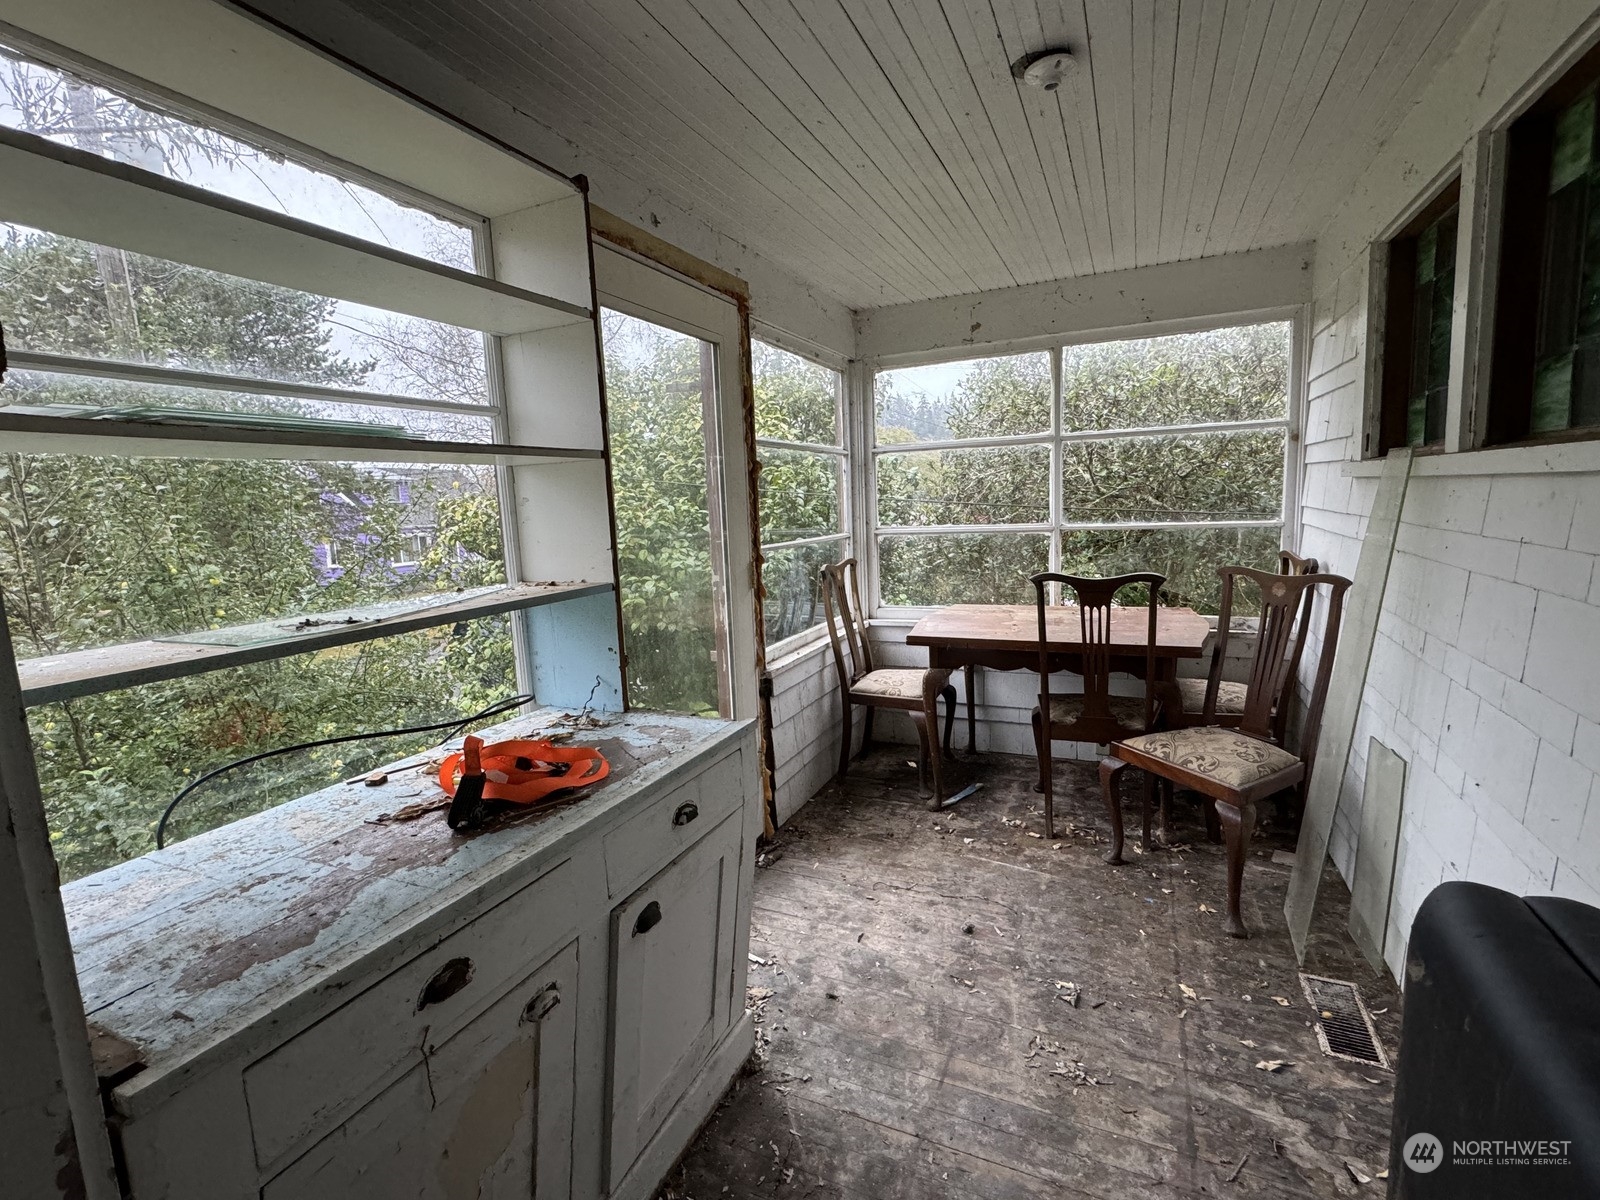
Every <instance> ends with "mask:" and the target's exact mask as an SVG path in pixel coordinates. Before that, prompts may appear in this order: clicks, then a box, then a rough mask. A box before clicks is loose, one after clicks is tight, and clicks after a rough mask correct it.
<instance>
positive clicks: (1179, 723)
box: [1160, 550, 1318, 742]
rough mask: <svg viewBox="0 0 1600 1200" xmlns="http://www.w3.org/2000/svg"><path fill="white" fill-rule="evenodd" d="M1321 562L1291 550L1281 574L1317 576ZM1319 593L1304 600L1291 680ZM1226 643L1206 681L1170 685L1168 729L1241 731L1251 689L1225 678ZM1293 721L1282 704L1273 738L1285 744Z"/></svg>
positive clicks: (1164, 717) (1164, 699) (1164, 705)
mask: <svg viewBox="0 0 1600 1200" xmlns="http://www.w3.org/2000/svg"><path fill="white" fill-rule="evenodd" d="M1317 565H1318V564H1317V560H1316V559H1314V558H1301V557H1300V556H1299V555H1298V554H1294V553H1291V552H1290V551H1288V550H1280V551H1278V574H1280V575H1315V574H1316V573H1317ZM1315 595H1316V593H1315V592H1307V593H1306V594H1305V596H1304V598H1303V600H1302V601H1301V604H1300V612H1299V617H1298V620H1297V621H1296V625H1295V629H1294V631H1293V632H1292V635H1291V636H1292V637H1293V639H1294V645H1293V649H1291V650H1290V652H1289V653H1290V657H1289V678H1290V679H1293V678H1295V676H1296V675H1298V674H1299V671H1300V652H1301V650H1302V649H1303V648H1304V646H1305V629H1306V626H1307V623H1308V622H1309V621H1310V620H1311V603H1312V600H1313V599H1314V598H1315ZM1222 648H1223V640H1222V638H1220V637H1219V638H1218V639H1217V641H1216V643H1215V644H1214V645H1213V646H1212V648H1211V665H1210V668H1209V669H1208V670H1207V672H1206V678H1204V679H1177V680H1174V681H1172V683H1170V684H1168V685H1167V687H1166V688H1164V689H1163V691H1162V696H1161V713H1160V719H1161V724H1162V726H1163V727H1164V728H1166V729H1188V728H1190V727H1191V726H1194V725H1221V726H1223V727H1225V728H1230V729H1235V728H1238V725H1239V721H1240V719H1241V718H1242V717H1243V716H1244V698H1245V692H1246V691H1247V690H1248V689H1247V688H1246V685H1244V684H1242V683H1234V682H1231V681H1229V680H1226V679H1223V678H1222V667H1223V662H1222ZM1288 722H1289V705H1287V704H1280V705H1279V706H1278V708H1277V710H1276V711H1274V712H1273V714H1272V732H1273V738H1274V739H1275V740H1276V741H1278V742H1282V741H1283V734H1284V730H1285V728H1286V727H1287V725H1288Z"/></svg>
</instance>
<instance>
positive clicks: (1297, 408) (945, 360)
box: [860, 306, 1305, 622]
mask: <svg viewBox="0 0 1600 1200" xmlns="http://www.w3.org/2000/svg"><path fill="white" fill-rule="evenodd" d="M1304 321H1305V314H1304V310H1303V308H1302V307H1301V306H1294V307H1284V308H1274V309H1264V310H1260V311H1256V312H1250V313H1239V314H1232V315H1217V316H1214V317H1211V318H1207V319H1200V320H1182V321H1170V322H1158V323H1152V324H1150V325H1148V326H1135V327H1121V328H1117V329H1112V330H1097V331H1094V332H1090V333H1084V334H1078V335H1069V336H1065V337H1062V336H1056V337H1035V338H1027V339H1022V340H1018V341H1014V342H1006V343H997V344H994V345H990V346H983V347H972V346H967V347H959V348H955V349H954V350H953V351H945V352H942V353H931V354H916V355H895V356H892V357H887V356H886V357H884V358H882V359H879V360H877V361H875V362H873V363H871V364H868V365H867V367H866V369H865V371H864V379H863V384H862V389H861V393H860V404H861V407H862V409H863V422H864V426H865V430H866V435H865V440H866V442H867V446H866V453H865V455H864V456H863V457H864V459H865V463H866V471H865V473H866V476H867V479H866V494H865V510H866V511H865V527H864V532H865V535H866V536H867V537H868V538H869V539H870V541H869V544H870V546H871V555H872V570H871V571H869V572H868V577H869V583H868V585H867V587H868V589H869V595H870V599H869V602H868V603H869V609H870V611H871V612H872V614H873V618H874V619H875V620H885V621H890V622H908V621H915V620H916V619H917V618H919V617H921V616H923V615H926V614H927V613H930V612H934V611H936V610H937V609H939V608H940V607H942V606H941V605H891V604H885V603H884V600H883V592H882V546H883V539H884V538H885V537H911V536H916V535H919V534H921V535H937V534H984V533H998V534H1030V533H1031V534H1048V535H1049V553H1048V562H1047V565H1046V567H1045V569H1046V570H1050V571H1057V570H1059V569H1060V565H1061V545H1062V538H1063V536H1064V535H1068V534H1072V533H1077V532H1095V531H1102V530H1106V529H1125V530H1130V531H1136V530H1160V529H1180V530H1181V529H1265V528H1276V529H1278V530H1280V542H1281V544H1282V545H1284V546H1285V547H1288V548H1290V549H1293V548H1294V546H1295V544H1296V540H1297V539H1296V536H1295V534H1296V531H1297V529H1298V516H1297V512H1298V503H1299V470H1298V463H1299V450H1300V423H1301V422H1300V414H1301V397H1300V391H1301V386H1302V382H1303V378H1304V370H1303V366H1302V358H1303V349H1302V348H1303V346H1304V344H1305V329H1304ZM1277 324H1282V325H1284V326H1286V327H1287V338H1288V351H1287V353H1288V362H1287V364H1286V366H1287V388H1286V392H1287V394H1286V396H1285V398H1284V416H1283V417H1282V418H1281V419H1279V418H1275V417H1274V418H1268V419H1258V420H1248V421H1221V422H1194V423H1187V424H1183V425H1168V426H1153V427H1136V428H1126V429H1096V430H1066V429H1064V427H1063V425H1064V422H1063V413H1062V403H1063V386H1062V356H1063V354H1064V352H1065V351H1066V350H1068V349H1070V348H1072V347H1075V346H1092V345H1102V344H1106V343H1112V342H1128V341H1149V340H1154V339H1157V338H1163V337H1171V336H1177V335H1182V334H1192V333H1208V332H1212V331H1216V330H1222V329H1234V328H1243V327H1247V326H1254V325H1277ZM974 351H981V352H978V353H974ZM1040 351H1044V352H1047V353H1048V354H1049V355H1050V388H1051V395H1050V428H1049V430H1048V431H1047V432H1044V433H1037V434H1009V435H1003V436H998V437H990V438H953V439H941V440H938V441H925V442H908V443H891V444H889V445H881V444H879V442H878V437H877V395H876V384H877V376H878V375H879V374H881V373H884V372H887V371H894V370H901V369H904V368H909V367H919V366H928V365H933V364H949V363H960V362H977V361H980V360H982V359H990V358H1005V357H1009V356H1012V355H1020V354H1029V353H1037V352H1040ZM1263 429H1282V430H1283V433H1284V464H1283V466H1284V469H1283V494H1282V500H1281V504H1280V509H1279V515H1278V518H1277V519H1275V520H1271V519H1257V520H1244V521H1161V522H1152V521H1136V522H1122V521H1119V522H1101V521H1068V520H1066V519H1065V513H1064V509H1065V497H1064V495H1063V491H1064V489H1063V482H1062V471H1063V466H1064V456H1063V448H1064V447H1065V446H1067V445H1069V444H1072V443H1075V442H1088V441H1106V440H1110V439H1113V438H1136V437H1162V436H1181V435H1184V434H1195V433H1200V434H1226V433H1247V432H1251V431H1255V430H1263ZM1003 446H1048V447H1049V449H1050V476H1049V515H1048V518H1047V519H1046V520H1045V521H1043V522H1026V523H1015V524H988V525H913V526H901V525H883V524H880V523H879V520H878V511H879V509H878V461H879V459H880V458H882V457H883V456H885V455H889V454H895V453H901V454H903V453H908V452H915V451H921V450H962V449H985V448H994V447H1003Z"/></svg>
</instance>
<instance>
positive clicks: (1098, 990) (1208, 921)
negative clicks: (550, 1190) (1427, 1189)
mask: <svg viewBox="0 0 1600 1200" xmlns="http://www.w3.org/2000/svg"><path fill="white" fill-rule="evenodd" d="M1031 766H1032V764H1031V762H1030V760H1027V759H1022V758H1014V757H1009V756H1001V755H989V756H981V757H979V758H977V759H973V760H965V761H963V762H961V763H959V764H958V771H959V773H958V774H957V786H958V787H959V786H961V783H962V782H963V781H965V780H981V781H983V783H984V784H985V787H984V790H982V791H980V792H978V793H977V795H975V796H973V797H971V798H969V799H966V800H963V801H962V802H961V803H960V804H959V805H958V806H956V807H955V808H953V809H948V810H946V811H945V812H943V813H940V814H933V813H929V812H927V811H925V810H924V809H923V807H922V805H921V803H920V802H919V801H918V799H917V795H916V790H915V782H916V775H915V772H914V771H913V770H911V769H910V768H908V766H907V764H906V748H905V747H898V746H883V747H879V748H877V749H875V750H874V752H873V753H872V755H871V756H870V757H869V758H868V759H867V760H865V761H858V762H857V763H856V764H854V765H853V766H852V770H851V779H850V782H849V784H848V785H847V786H846V787H845V788H844V789H843V790H839V789H836V788H833V787H829V788H827V789H825V790H824V791H823V792H822V793H821V794H820V795H819V796H818V797H817V798H816V799H815V800H813V801H811V803H810V804H809V805H807V807H806V808H805V809H803V810H802V811H801V813H800V814H799V815H798V816H797V818H796V819H795V821H794V822H793V823H792V824H791V825H790V827H789V828H787V829H786V830H785V831H784V832H783V836H782V840H781V842H780V845H779V848H778V851H777V852H774V853H773V854H772V855H770V856H769V857H770V859H771V860H772V861H770V862H769V863H768V864H767V865H765V866H763V867H761V868H759V869H758V870H757V872H756V886H755V905H754V915H753V922H754V928H753V931H752V935H751V951H752V954H753V955H754V956H755V957H756V958H759V959H761V960H764V961H763V962H760V963H757V962H752V964H751V967H750V985H751V1000H752V1003H753V1004H754V1005H755V1006H756V1007H757V1009H758V1013H759V1021H760V1025H759V1029H760V1031H761V1032H760V1033H759V1034H758V1040H759V1042H760V1043H761V1049H760V1050H759V1052H758V1057H757V1059H756V1060H755V1062H754V1063H753V1064H752V1066H751V1068H750V1070H749V1071H748V1073H747V1074H746V1075H745V1076H744V1077H743V1078H742V1079H741V1080H740V1081H739V1082H738V1084H736V1086H735V1088H734V1090H733V1091H732V1092H731V1093H730V1095H729V1096H728V1098H727V1099H726V1100H725V1101H724V1103H723V1105H722V1107H721V1108H720V1109H719V1111H718V1112H717V1114H716V1115H715V1116H714V1117H713V1118H712V1120H711V1121H710V1122H709V1123H708V1124H707V1126H706V1127H705V1129H704V1130H703V1131H702V1133H701V1135H700V1137H699V1139H698V1140H697V1141H696V1142H695V1144H694V1146H693V1147H692V1148H691V1149H690V1151H689V1152H688V1154H687V1155H686V1156H685V1158H684V1159H683V1161H682V1162H681V1163H680V1164H679V1166H678V1167H677V1168H676V1169H675V1170H674V1171H673V1172H672V1174H671V1175H670V1176H669V1177H668V1180H667V1182H666V1185H665V1187H664V1189H663V1192H662V1195H663V1197H671V1198H682V1197H694V1198H697V1200H714V1198H716V1197H729V1198H730V1200H736V1198H741V1197H790V1196H794V1197H832V1196H838V1197H859V1198H861V1200H913V1198H918V1200H920V1198H922V1197H947V1196H948V1197H984V1198H986V1200H988V1198H994V1200H1031V1198H1033V1197H1045V1196H1049V1197H1097V1198H1106V1200H1111V1198H1116V1200H1124V1198H1127V1200H1134V1198H1140V1200H1142V1198H1145V1197H1152V1196H1172V1197H1185V1198H1199V1197H1218V1196H1240V1197H1274V1198H1283V1197H1324V1196H1346V1195H1349V1196H1359V1195H1367V1196H1374V1197H1377V1196H1381V1195H1382V1194H1383V1192H1384V1189H1385V1183H1384V1181H1383V1180H1382V1179H1381V1178H1380V1179H1373V1180H1372V1181H1370V1182H1366V1183H1364V1184H1363V1183H1359V1182H1358V1181H1357V1174H1359V1175H1364V1176H1376V1175H1377V1174H1378V1172H1379V1171H1380V1170H1381V1169H1382V1168H1383V1167H1384V1165H1385V1160H1386V1157H1387V1151H1388V1130H1389V1106H1390V1098H1391V1088H1392V1077H1391V1076H1390V1075H1389V1073H1388V1072H1386V1071H1383V1070H1380V1069H1378V1068H1375V1067H1368V1066H1358V1065H1354V1064H1351V1063H1346V1062H1341V1061H1338V1060H1335V1059H1331V1058H1327V1057H1325V1056H1324V1055H1323V1054H1322V1053H1321V1050H1320V1048H1319V1046H1318V1044H1317V1038H1316V1034H1315V1031H1314V1030H1313V1029H1312V1027H1311V1024H1310V1022H1311V1018H1312V1015H1313V1014H1312V1012H1311V1010H1310V1008H1309V1006H1308V1005H1307V1003H1306V1000H1305V997H1304V993H1303V992H1302V991H1301V988H1300V984H1299V981H1298V979H1297V977H1296V966H1295V961H1294V955H1293V951H1292V950H1291V948H1290V945H1289V938H1288V934H1287V932H1286V931H1285V928H1284V923H1283V918H1282V904H1283V897H1284V892H1285V889H1286V887H1287V885H1288V881H1289V871H1290V868H1289V867H1288V866H1284V865H1277V864H1274V863H1273V862H1272V861H1271V859H1272V851H1273V850H1274V849H1287V850H1292V849H1293V848H1294V841H1293V836H1292V834H1290V833H1288V832H1286V831H1283V830H1281V829H1275V828H1274V821H1273V819H1272V808H1271V806H1270V805H1267V806H1263V816H1262V824H1261V828H1260V829H1258V832H1257V838H1256V841H1255V842H1254V843H1253V846H1252V850H1253V853H1252V857H1251V859H1250V861H1249V863H1248V865H1247V867H1246V872H1245V910H1244V911H1245V920H1246V923H1247V924H1248V925H1249V927H1250V929H1251V930H1252V934H1253V936H1252V937H1251V938H1250V940H1248V941H1244V942H1240V941H1234V940H1231V939H1229V938H1227V937H1226V936H1224V934H1223V932H1222V922H1223V917H1222V914H1221V912H1220V911H1219V910H1221V909H1222V907H1223V903H1224V897H1223V888H1224V878H1225V876H1224V862H1223V853H1222V848H1221V847H1220V846H1213V845H1210V844H1208V843H1206V841H1205V840H1204V830H1203V828H1202V827H1201V825H1200V822H1199V813H1198V809H1196V808H1195V807H1194V806H1193V805H1192V804H1190V803H1186V802H1185V799H1184V798H1183V797H1182V796H1180V797H1179V801H1178V805H1177V811H1176V813H1175V820H1174V824H1173V829H1172V834H1171V839H1172V841H1173V842H1174V844H1177V845H1179V846H1180V847H1181V848H1179V849H1176V850H1157V851H1154V852H1151V853H1148V854H1144V855H1142V856H1141V855H1138V854H1132V855H1131V857H1132V859H1133V861H1132V862H1131V863H1130V864H1129V865H1127V866H1125V867H1122V868H1112V867H1108V866H1106V865H1105V864H1104V863H1103V862H1102V861H1101V857H1100V856H1101V854H1102V853H1103V851H1104V842H1105V839H1106V837H1107V835H1108V833H1109V828H1110V826H1109V822H1108V820H1107V817H1106V815H1105V810H1104V808H1103V806H1102V804H1101V801H1100V799H1099V791H1098V783H1097V781H1096V779H1095V777H1094V775H1093V771H1092V768H1090V767H1088V766H1084V765H1081V764H1075V763H1073V764H1057V768H1056V771H1057V779H1058V780H1059V781H1060V783H1059V784H1058V792H1057V810H1056V811H1057V814H1058V815H1057V833H1058V834H1059V835H1061V836H1059V837H1058V839H1057V841H1056V842H1055V843H1052V842H1048V841H1045V840H1043V839H1042V838H1040V837H1036V836H1033V835H1034V834H1036V833H1039V832H1041V831H1042V829H1043V821H1042V817H1041V815H1040V813H1039V811H1038V809H1039V797H1038V796H1037V795H1036V794H1035V793H1034V792H1033V791H1032V790H1031V786H1030V785H1031V777H1030V774H1029V773H1030V770H1031ZM1132 774H1133V773H1131V772H1130V777H1129V778H1128V780H1127V783H1126V784H1125V796H1126V798H1127V803H1128V813H1129V820H1130V827H1131V828H1132V829H1134V830H1136V829H1137V820H1138V818H1137V811H1138V810H1137V792H1138V786H1137V782H1136V780H1135V779H1134V778H1132ZM1136 842H1137V833H1136V832H1135V833H1134V835H1133V836H1132V837H1131V838H1130V842H1129V845H1130V846H1132V845H1133V844H1135V843H1136ZM1322 896H1323V903H1322V906H1321V908H1320V911H1319V912H1318V914H1317V921H1316V926H1315V929H1314V931H1313V943H1312V948H1311V953H1310V957H1309V959H1308V962H1307V970H1309V971H1312V972H1313V973H1316V974H1322V975H1328V976H1332V977H1334V978H1338V979H1348V980H1352V981H1355V982H1357V983H1358V984H1359V985H1360V986H1361V988H1362V992H1363V995H1364V997H1365V998H1366V1001H1367V1004H1368V1006H1369V1007H1371V1008H1373V1009H1376V1010H1385V1009H1386V1010H1387V1011H1382V1012H1379V1013H1378V1014H1377V1016H1376V1021H1377V1024H1378V1029H1379V1033H1380V1036H1381V1037H1382V1039H1383V1041H1384V1043H1385V1046H1386V1048H1387V1049H1388V1051H1389V1052H1390V1054H1391V1055H1392V1054H1393V1053H1394V1051H1395V1049H1396V1046H1397V1041H1398V1032H1399V1028H1400V1010H1399V1001H1398V997H1397V995H1396V993H1395V991H1394V989H1393V987H1392V985H1391V984H1390V982H1389V981H1388V978H1387V976H1386V975H1383V976H1380V975H1377V974H1375V973H1374V972H1373V971H1371V970H1370V969H1369V968H1368V967H1367V965H1366V963H1365V962H1364V960H1363V959H1362V958H1361V955H1360V953H1359V951H1357V950H1356V948H1355V946H1354V945H1353V944H1352V943H1351V941H1350V939H1349V937H1348V936H1347V935H1346V934H1345V932H1344V927H1345V921H1346V917H1347V909H1346V900H1347V893H1346V891H1345V889H1344V887H1343V885H1342V883H1340V882H1339V881H1338V879H1337V876H1336V875H1334V874H1333V873H1332V871H1331V869H1330V872H1329V875H1328V876H1327V883H1325V885H1324V888H1323V892H1322ZM1063 984H1076V985H1077V987H1078V989H1079V992H1080V999H1079V1002H1078V1005H1077V1006H1076V1007H1073V1006H1072V1005H1071V1004H1070V1003H1069V1002H1067V1001H1066V1000H1064V999H1063V998H1062V996H1063V994H1065V993H1069V991H1070V989H1067V988H1065V987H1063V986H1062V985H1063ZM1188 989H1193V992H1194V995H1193V996H1190V995H1189V994H1188ZM1279 998H1282V999H1283V1000H1286V1001H1287V1004H1283V1003H1281V1002H1280V1000H1279ZM1274 1059H1278V1060H1284V1061H1285V1062H1286V1063H1287V1064H1288V1065H1285V1066H1283V1067H1281V1068H1280V1069H1278V1070H1277V1071H1275V1072H1271V1073H1269V1072H1268V1071H1265V1070H1262V1069H1259V1068H1258V1067H1257V1065H1256V1064H1257V1063H1260V1062H1263V1061H1270V1060H1274ZM1090 1079H1092V1080H1096V1081H1098V1082H1097V1083H1090V1082H1086V1081H1087V1080H1090ZM1346 1164H1349V1167H1347V1166H1346ZM1351 1168H1353V1169H1354V1172H1352V1170H1351Z"/></svg>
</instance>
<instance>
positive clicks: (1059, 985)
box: [1054, 979, 1078, 1008]
mask: <svg viewBox="0 0 1600 1200" xmlns="http://www.w3.org/2000/svg"><path fill="white" fill-rule="evenodd" d="M1054 982H1055V985H1056V999H1057V1000H1065V1001H1066V1002H1067V1003H1068V1004H1070V1005H1072V1007H1073V1008H1077V1007H1078V985H1077V984H1075V983H1071V982H1068V981H1067V980H1065V979H1057V980H1055V981H1054Z"/></svg>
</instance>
